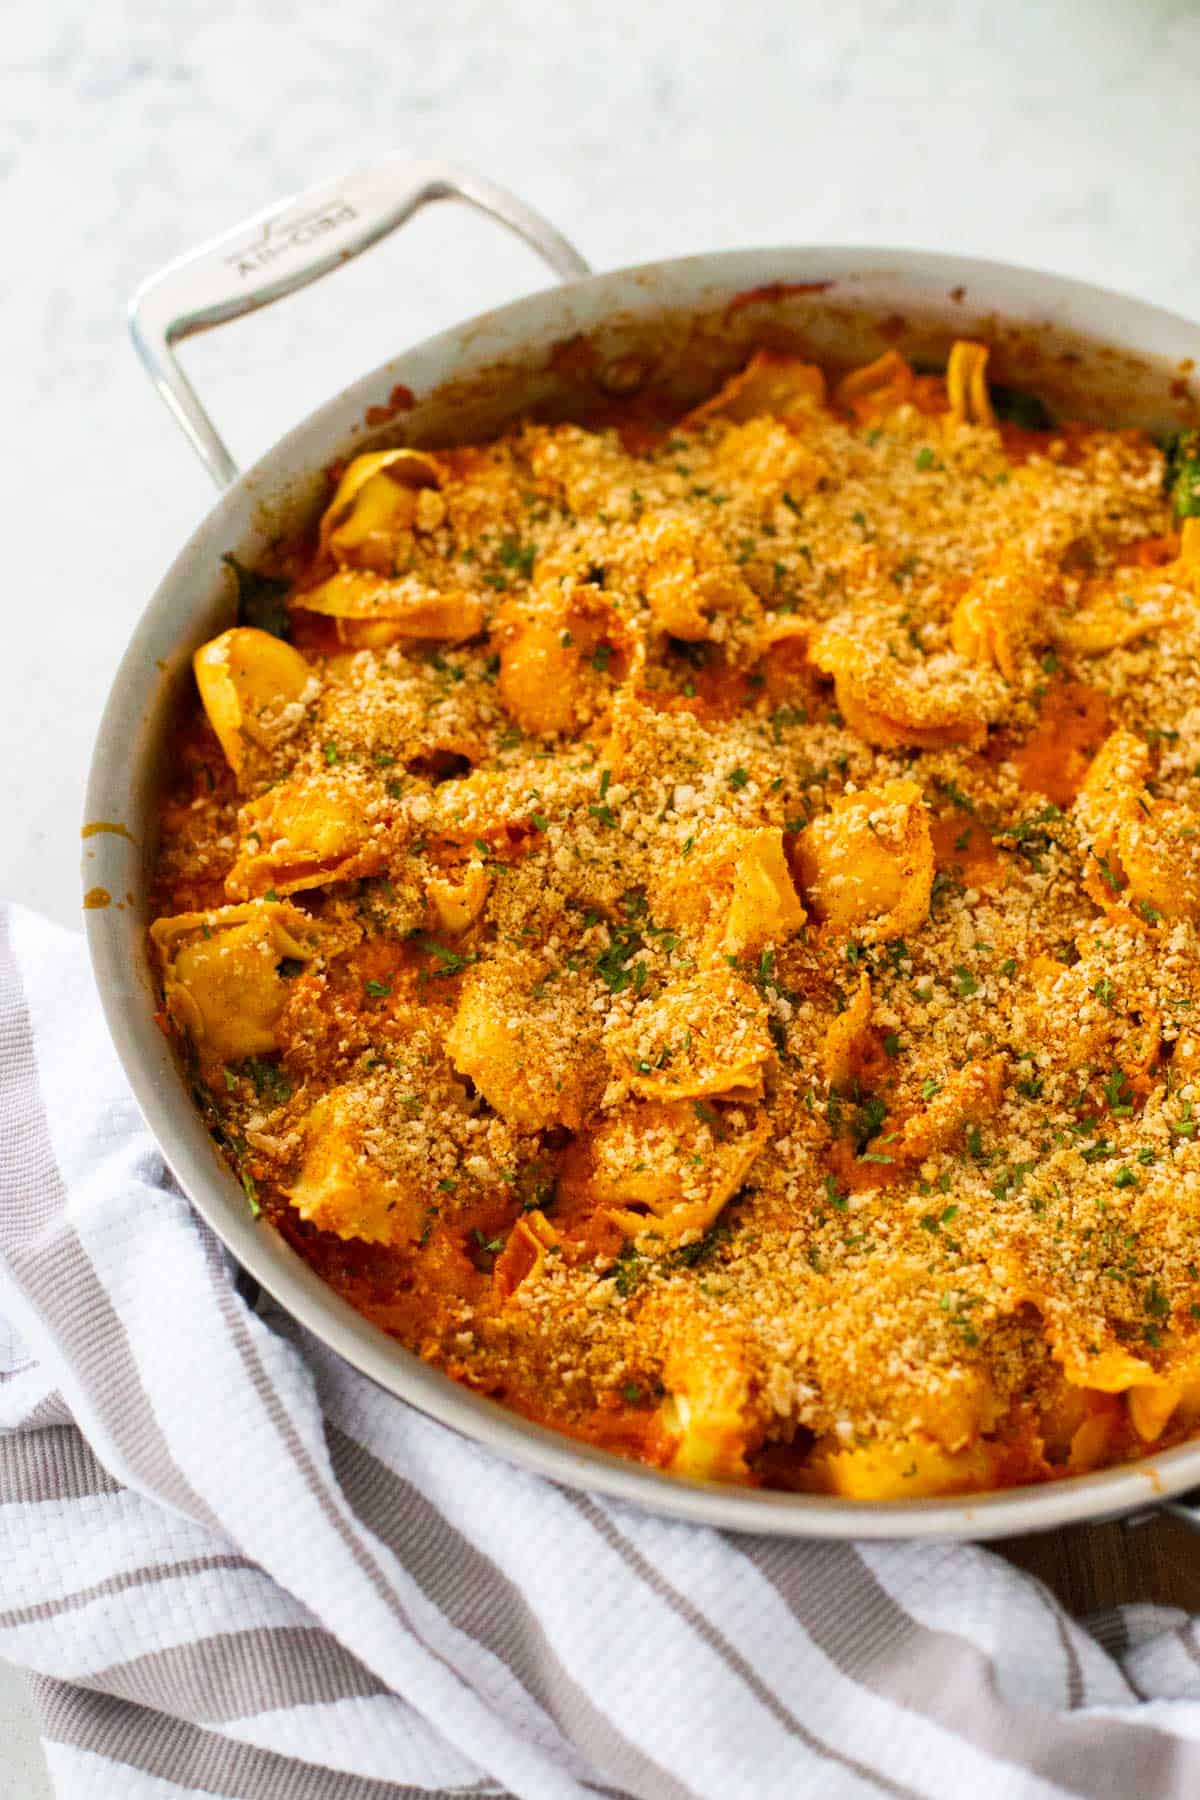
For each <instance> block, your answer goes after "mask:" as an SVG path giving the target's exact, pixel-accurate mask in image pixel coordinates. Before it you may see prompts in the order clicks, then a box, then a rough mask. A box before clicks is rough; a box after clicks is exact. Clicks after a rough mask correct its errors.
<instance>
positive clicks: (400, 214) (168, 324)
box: [129, 155, 591, 488]
mask: <svg viewBox="0 0 1200 1800" xmlns="http://www.w3.org/2000/svg"><path fill="white" fill-rule="evenodd" d="M436 200H460V201H463V202H464V203H465V204H466V205H468V206H473V207H475V208H476V210H477V211H479V212H482V213H486V214H487V215H488V217H489V218H492V219H495V220H496V221H497V222H498V223H499V224H501V225H506V226H507V227H508V229H509V230H510V231H512V232H515V233H516V235H517V236H518V237H520V238H524V240H525V242H526V243H527V244H529V245H530V246H531V247H532V248H533V249H534V250H536V251H537V253H538V255H539V256H540V257H541V258H542V260H543V262H545V263H548V264H549V266H550V268H551V269H552V270H553V271H554V273H555V274H556V275H557V276H558V278H559V280H560V281H573V280H575V279H577V278H578V277H580V276H582V275H588V274H590V273H591V271H590V269H589V267H588V265H587V263H586V262H585V261H584V260H583V258H582V256H580V254H579V252H578V251H577V250H576V249H575V248H574V247H573V246H572V245H571V244H569V243H568V242H567V240H566V238H564V237H563V236H561V234H560V233H559V232H557V231H556V230H555V229H554V227H553V226H552V225H550V224H549V223H548V222H547V221H546V220H545V219H543V218H541V217H540V215H539V214H538V213H535V212H532V211H531V210H530V209H529V207H527V206H524V205H523V204H522V203H521V201H520V200H518V199H517V198H516V196H515V195H513V194H510V193H508V192H507V191H506V190H505V189H504V188H501V187H497V186H496V185H495V183H494V182H491V181H485V180H484V179H483V178H482V176H479V175H473V174H471V173H470V171H469V170H466V169H460V168H458V167H456V166H455V165H454V164H453V163H442V162H426V161H422V160H418V159H417V158H415V157H411V156H404V155H395V156H390V157H387V158H385V159H384V161H382V162H378V163H374V164H372V165H371V166H370V167H368V168H363V169H352V170H351V171H350V173H349V174H347V175H343V176H341V177H339V179H338V180H336V181H329V182H324V183H322V184H320V185H319V186H317V187H312V188H308V189H306V190H305V192H304V193H302V194H295V195H293V196H292V198H291V199H289V200H284V201H282V202H281V203H280V204H279V205H276V206H272V207H268V208H267V210H266V211H265V212H261V213H256V214H255V215H254V217H253V218H250V219H245V220H243V221H242V223H241V224H240V225H235V226H234V227H233V229H232V230H231V231H227V232H225V233H224V234H223V235H222V236H221V237H218V238H213V239H212V241H211V242H210V243H207V244H202V245H201V246H200V248H199V249H198V250H193V251H191V252H189V254H188V255H187V256H182V257H180V258H179V259H178V261H177V262H173V263H169V264H168V265H167V267H166V268H165V269H161V270H160V271H159V273H158V274H157V275H152V276H151V277H150V279H149V281H146V282H143V284H142V286H141V287H140V288H139V289H138V291H137V293H136V294H135V295H134V296H133V299H132V301H131V302H130V305H129V329H130V333H131V334H132V337H133V342H134V346H135V348H136V350H137V353H138V355H139V356H140V357H141V359H142V362H143V364H144V366H145V369H146V372H147V374H148V375H149V377H150V379H151V381H152V382H153V383H154V385H155V387H156V388H157V389H158V392H159V394H160V395H161V396H162V398H163V400H164V401H165V402H166V404H167V406H168V407H169V408H170V410H171V412H172V414H173V415H174V417H175V419H176V420H177V421H178V423H179V425H180V426H181V427H182V429H183V431H184V432H185V434H186V436H187V438H188V441H189V443H190V444H191V445H192V447H193V448H194V449H195V450H196V451H197V452H198V453H199V455H200V458H201V460H202V461H203V463H204V466H205V467H206V468H207V470H208V472H209V474H210V475H211V476H212V478H213V480H214V481H215V482H216V484H217V486H218V487H221V488H226V487H228V486H229V485H230V483H231V482H233V481H236V480H237V475H238V468H237V464H236V463H235V462H234V460H233V458H232V456H230V454H229V451H228V449H227V448H226V446H225V444H224V443H223V442H222V441H221V438H220V435H219V434H218V432H217V429H216V427H215V426H214V425H213V422H212V420H211V419H210V418H209V416H208V414H207V412H206V411H205V410H204V407H203V406H202V405H201V403H200V399H199V397H198V395H197V394H196V391H195V389H194V388H193V387H192V384H191V382H190V381H189V380H188V379H187V376H186V375H185V374H184V373H183V370H182V369H181V368H180V366H179V362H178V359H177V358H176V355H175V348H176V345H178V344H180V343H182V342H183V340H184V338H187V337H191V336H193V334H194V333H196V332H198V331H210V330H211V329H212V328H213V326H215V325H223V324H224V323H225V321H226V320H227V319H237V318H240V317H241V316H242V314H243V313H248V312H255V311H256V310H257V309H258V308H259V307H260V306H269V305H270V304H271V302H272V301H273V300H281V299H283V297H284V295H285V294H291V293H294V292H295V290H296V289H297V288H301V287H306V286H307V285H308V283H309V282H310V281H317V280H319V279H320V277H321V276H322V275H327V274H328V273H329V271H330V270H331V269H336V268H338V267H339V266H340V265H341V264H342V263H344V262H349V260H350V259H351V257H354V256H358V255H360V254H361V252H362V251H364V250H369V249H370V247H371V245H372V244H377V243H378V242H379V240H380V238H384V237H386V236H387V235H388V233H389V232H391V231H395V230H396V228H397V226H399V225H403V224H405V223H406V222H407V221H408V220H409V219H411V218H412V216H413V214H414V213H417V212H419V211H420V210H421V208H422V207H423V206H428V205H430V204H431V203H432V202H434V201H436Z"/></svg>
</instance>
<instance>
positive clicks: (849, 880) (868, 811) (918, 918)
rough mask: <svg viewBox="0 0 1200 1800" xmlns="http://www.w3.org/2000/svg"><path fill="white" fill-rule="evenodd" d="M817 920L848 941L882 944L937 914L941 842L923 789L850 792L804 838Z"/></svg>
mask: <svg viewBox="0 0 1200 1800" xmlns="http://www.w3.org/2000/svg"><path fill="white" fill-rule="evenodd" d="M795 859H796V864H797V866H798V868H799V871H800V878H801V881H802V883H803V886H804V891H805V893H806V894H807V895H808V897H809V899H810V901H811V902H812V905H813V907H814V909H815V911H816V913H817V916H818V917H819V918H821V919H823V920H824V921H825V924H826V926H827V928H828V929H829V930H830V931H833V932H836V933H837V934H838V935H840V936H846V935H849V934H851V933H853V934H856V935H857V936H859V937H862V938H863V939H865V940H866V941H867V942H868V943H881V942H884V941H886V940H887V939H889V938H897V937H903V936H904V934H905V933H906V932H910V931H915V930H916V928H917V927H918V926H919V925H920V924H921V922H922V920H923V919H924V918H925V916H926V914H927V913H928V911H929V895H930V890H931V888H932V885H933V840H932V838H931V836H930V831H929V819H928V814H927V812H926V808H925V804H924V800H923V797H922V794H921V790H920V788H919V787H918V786H917V784H916V782H913V781H889V782H885V783H884V785H883V786H882V787H881V788H863V789H861V790H858V791H855V792H853V793H848V794H843V795H841V796H840V798H838V799H837V800H835V801H834V803H833V805H832V806H831V807H830V809H829V811H828V812H827V813H823V814H822V815H821V816H820V817H819V818H816V819H814V820H813V822H812V824H811V825H810V826H809V827H808V829H807V831H804V832H802V833H801V834H800V837H799V839H798V841H797V846H796V851H795Z"/></svg>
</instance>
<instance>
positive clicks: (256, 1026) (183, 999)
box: [150, 901, 320, 1064]
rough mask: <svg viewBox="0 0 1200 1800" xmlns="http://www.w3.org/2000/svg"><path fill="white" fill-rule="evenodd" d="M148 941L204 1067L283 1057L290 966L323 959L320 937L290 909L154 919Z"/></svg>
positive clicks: (272, 904)
mask: <svg viewBox="0 0 1200 1800" xmlns="http://www.w3.org/2000/svg"><path fill="white" fill-rule="evenodd" d="M150 935H151V937H152V939H153V941H154V945H155V948H156V949H157V951H158V954H159V958H160V961H161V964H162V969H163V991H164V995H165V999H166V1004H167V1010H168V1012H169V1013H170V1015H171V1017H172V1018H173V1019H174V1020H175V1022H176V1023H177V1024H178V1025H179V1026H180V1028H181V1029H182V1030H183V1031H185V1032H186V1033H187V1034H188V1036H189V1038H190V1039H191V1040H192V1042H193V1044H194V1045H195V1047H196V1050H197V1053H198V1054H199V1056H200V1059H201V1061H202V1062H204V1063H207V1064H211V1063H223V1062H240V1061H241V1060H242V1059H243V1058H245V1057H249V1056H265V1055H267V1054H268V1053H269V1052H271V1051H273V1050H275V1049H277V1047H278V1045H277V1027H278V1023H279V1018H280V1015H281V1014H282V1012H283V1009H284V1007H285V1005H286V1004H287V999H288V994H289V991H290V990H289V986H288V978H287V976H286V974H285V973H284V972H283V971H284V966H285V965H286V964H288V963H289V962H290V963H295V964H296V965H301V964H303V963H306V962H309V961H311V959H312V958H313V956H314V955H315V954H316V952H317V946H318V943H319V935H320V934H319V931H318V928H317V927H316V926H315V925H314V923H313V921H312V920H311V919H310V918H309V917H308V916H307V915H306V914H305V913H302V912H301V911H300V910H299V908H298V907H295V906H290V905H288V904H287V903H286V902H284V901H263V902H260V903H258V904H257V905H250V906H221V907H216V908H214V909H213V910H211V911H209V912H196V913H179V914H176V915H175V916H174V917H173V918H164V919H156V920H155V922H154V924H153V925H152V926H151V928H150Z"/></svg>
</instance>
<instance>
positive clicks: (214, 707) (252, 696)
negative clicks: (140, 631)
mask: <svg viewBox="0 0 1200 1800" xmlns="http://www.w3.org/2000/svg"><path fill="white" fill-rule="evenodd" d="M192 664H193V668H194V670H195V675H196V686H197V687H198V688H199V690H200V699H201V701H202V702H203V705H204V710H205V712H206V713H207V715H208V722H209V724H210V725H211V726H212V728H213V730H214V731H215V732H216V734H217V738H218V740H219V742H220V745H221V748H222V750H223V751H224V752H225V760H226V761H227V762H228V764H229V766H230V768H231V769H232V770H233V772H234V774H235V775H237V776H239V777H240V776H241V775H242V773H243V771H244V769H245V766H246V758H247V754H248V752H249V751H251V750H252V749H254V748H258V749H260V750H270V749H274V748H276V747H277V746H278V745H280V744H282V743H284V742H285V741H286V740H287V738H289V737H291V736H293V735H294V734H295V732H296V731H297V730H298V729H299V727H300V725H301V724H302V722H303V720H304V716H305V709H306V707H307V706H308V705H309V703H310V702H311V701H312V700H314V699H315V698H316V695H317V694H318V692H319V691H320V685H321V684H320V682H319V681H318V679H317V675H316V672H315V670H314V669H313V668H312V667H311V666H310V665H309V663H308V662H306V660H305V659H304V657H303V656H301V654H300V652H299V651H298V650H295V649H293V648H292V646H291V644H287V643H285V642H284V641H283V639H282V638H277V637H272V635H271V634H270V632H266V631H258V630H255V629H254V628H253V627H252V626H235V627H234V628H233V629H232V630H230V631H223V632H222V633H221V635H220V637H216V638H213V639H212V640H211V641H210V642H209V643H207V644H203V645H202V646H201V647H200V649H199V650H197V652H196V654H195V656H194V657H193V659H192Z"/></svg>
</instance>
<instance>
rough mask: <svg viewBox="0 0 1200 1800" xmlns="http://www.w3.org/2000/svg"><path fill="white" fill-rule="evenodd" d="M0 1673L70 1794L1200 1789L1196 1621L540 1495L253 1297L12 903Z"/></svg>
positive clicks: (5, 1055)
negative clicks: (1087, 1621)
mask: <svg viewBox="0 0 1200 1800" xmlns="http://www.w3.org/2000/svg"><path fill="white" fill-rule="evenodd" d="M1101 1639H1103V1645H1104V1646H1106V1647H1102V1641H1101ZM0 1656H3V1657H6V1658H8V1659H9V1660H10V1661H12V1662H15V1663H19V1664H21V1665H23V1666H24V1667H25V1668H26V1669H27V1670H28V1671H29V1673H30V1679H31V1683H32V1688H33V1694H34V1698H35V1700H36V1704H37V1708H38V1712H39V1715H40V1719H41V1728H42V1733H43V1737H44V1740H45V1746H46V1754H47V1757H48V1759H49V1763H50V1768H51V1771H52V1776H53V1780H54V1782H55V1784H56V1787H57V1791H58V1793H59V1794H60V1795H62V1796H64V1800H66V1797H69V1800H91V1797H92V1796H97V1797H99V1796H103V1797H104V1800H112V1797H113V1796H119V1797H120V1800H152V1797H153V1800H162V1797H163V1796H172V1795H181V1796H183V1795H199V1794H205V1795H209V1794H215V1795H228V1796H233V1797H235V1800H394V1797H396V1796H399V1795H458V1794H499V1795H520V1796H523V1797H524V1796H528V1797H529V1800H566V1797H567V1796H572V1797H581V1796H584V1795H595V1794H606V1795H637V1796H646V1797H650V1800H684V1797H685V1796H689V1795H698V1796H706V1797H711V1800H740V1797H743V1796H744V1797H745V1800H774V1797H775V1796H785V1795H786V1796H788V1797H789V1800H791V1797H792V1796H796V1795H833V1796H842V1795H846V1796H858V1795H863V1796H865V1795H876V1794H890V1795H921V1796H926V1795H928V1796H935V1795H936V1796H945V1797H946V1800H964V1796H966V1797H968V1800H989V1797H991V1796H1001V1795H1003V1796H1013V1795H1017V1796H1025V1795H1029V1796H1051V1795H1067V1794H1074V1795H1113V1796H1117V1795H1119V1796H1122V1797H1123V1800H1124V1797H1129V1800H1134V1797H1136V1800H1141V1797H1143V1796H1155V1797H1156V1800H1157V1797H1159V1796H1167V1795H1179V1796H1183V1795H1190V1796H1194V1795H1195V1794H1197V1793H1200V1631H1198V1629H1197V1621H1195V1620H1191V1619H1188V1618H1186V1617H1185V1616H1184V1615H1182V1614H1180V1613H1173V1612H1169V1611H1167V1610H1165V1609H1161V1608H1151V1607H1138V1608H1127V1609H1125V1610H1124V1611H1123V1612H1122V1613H1121V1614H1120V1615H1109V1616H1108V1617H1107V1618H1106V1619H1105V1620H1104V1621H1103V1631H1102V1632H1098V1631H1093V1632H1089V1631H1087V1630H1085V1629H1084V1628H1083V1627H1081V1626H1080V1625H1078V1624H1076V1623H1074V1622H1073V1621H1072V1620H1071V1619H1070V1618H1068V1617H1067V1616H1066V1615H1065V1614H1064V1613H1063V1612H1062V1611H1061V1610H1060V1609H1059V1608H1058V1607H1057V1606H1056V1604H1055V1603H1054V1601H1053V1600H1052V1599H1051V1598H1050V1597H1049V1596H1048V1595H1047V1594H1046V1592H1045V1591H1044V1590H1043V1589H1042V1588H1041V1587H1039V1586H1038V1584H1037V1583H1035V1582H1034V1581H1032V1580H1030V1579H1029V1578H1027V1577H1025V1576H1023V1575H1020V1574H1018V1573H1016V1572H1014V1571H1013V1570H1012V1569H1011V1568H1009V1567H1008V1566H1007V1565H1006V1564H1005V1563H1003V1562H1002V1561H1000V1559H999V1558H997V1557H995V1556H993V1555H991V1554H990V1553H988V1552H987V1551H984V1550H979V1549H975V1548H971V1547H969V1546H962V1545H912V1546H906V1545H902V1544H871V1545H852V1544H821V1543H788V1542H784V1541H780V1540H771V1539H766V1538H763V1539H756V1538H751V1537H733V1536H722V1535H721V1534H720V1533H718V1532H714V1531H708V1530H702V1529H699V1528H697V1527H695V1526H689V1525H684V1524H679V1523H674V1522H672V1521H669V1520H664V1519H658V1518H653V1517H651V1516H649V1515H647V1514H644V1513H641V1512H639V1511H637V1510H635V1509H633V1508H631V1507H628V1506H622V1505H617V1504H614V1503H610V1502H608V1501H604V1500H599V1499H596V1498H589V1497H587V1496H585V1495H580V1494H574V1493H569V1492H567V1491H565V1490H564V1489H561V1488H558V1487H555V1486H553V1485H551V1484H549V1483H547V1482H545V1481H542V1480H539V1479H537V1478H535V1477H533V1476H531V1475H528V1474H525V1473H523V1472H522V1471H521V1470H519V1469H516V1468H512V1467H510V1466H509V1465H508V1464H507V1463H505V1462H503V1461H500V1460H499V1459H498V1458H496V1457H494V1456H492V1455H490V1454H488V1453H487V1452H485V1451H484V1450H482V1449H479V1448H477V1447H476V1446H475V1445H473V1444H471V1443H467V1442H465V1441H464V1440H463V1439H461V1438H459V1437H457V1436H456V1435H455V1434H453V1433H452V1432H450V1431H447V1430H445V1429H444V1428H443V1427H441V1426H439V1425H436V1424H433V1423H431V1422H430V1421H429V1420H428V1419H425V1418H422V1417H421V1416H419V1415H418V1414H417V1413H415V1412H412V1411H410V1410H409V1409H408V1408H407V1407H405V1406H403V1405H402V1404H400V1403H399V1402H398V1401H396V1400H395V1399H393V1398H391V1397H390V1396H388V1395H387V1394H384V1393H382V1392H381V1391H380V1390H378V1389H377V1388H375V1387H373V1386H372V1385H371V1384H370V1383H369V1382H367V1381H366V1380H365V1379H363V1378H362V1377H360V1376H359V1375H357V1374H355V1373H354V1371H353V1370H351V1369H349V1368H348V1367H346V1366H345V1365H344V1364H342V1363H341V1362H340V1361H339V1360H338V1359H337V1358H336V1357H334V1356H332V1355H330V1354H329V1353H328V1352H326V1351H325V1350H324V1349H322V1347H321V1346H320V1345H319V1344H317V1343H316V1342H314V1341H313V1340H312V1339H311V1338H309V1337H307V1336H306V1335H305V1334H304V1333H303V1332H301V1331H299V1330H297V1329H296V1328H295V1327H294V1326H292V1325H290V1324H289V1323H288V1321H287V1320H286V1319H284V1318H283V1317H280V1316H278V1315H277V1314H275V1313H273V1312H270V1311H269V1310H268V1311H267V1312H266V1313H265V1314H262V1313H259V1314H256V1313H255V1312H252V1311H251V1310H250V1309H249V1308H248V1307H247V1306H246V1305H245V1304H244V1302H243V1301H242V1299H241V1298H240V1296H239V1294H238V1292H237V1291H236V1289H235V1286H234V1282H233V1271H232V1269H231V1267H230V1263H229V1260H228V1258H227V1257H226V1256H225V1254H224V1252H223V1251H222V1250H221V1248H220V1246H219V1245H218V1244H217V1243H216V1242H215V1241H214V1239H213V1237H212V1236H211V1234H210V1233H209V1232H208V1231H207V1230H206V1228H205V1227H204V1226H203V1225H202V1224H201V1223H200V1222H199V1220H198V1219H197V1218H196V1217H195V1216H194V1214H193V1213H192V1211H191V1208H190V1207H189V1205H188V1203H187V1201H186V1200H185V1199H184V1198H183V1197H182V1195H181V1194H180V1193H179V1191H178V1190H177V1189H176V1188H175V1186H174V1185H173V1184H172V1182H171V1179H170V1177H169V1176H168V1174H167V1172H166V1170H165V1169H164V1167H163V1163H162V1159H161V1157H160V1155H159V1153H158V1151H157V1149H156V1148H155V1146H154V1144H153V1142H152V1141H151V1139H150V1138H149V1137H148V1135H147V1133H146V1131H145V1128H144V1127H143V1125H142V1124H141V1122H140V1120H139V1118H138V1116H137V1113H136V1112H135V1110H134V1107H133V1103H132V1101H131V1099H130V1098H129V1095H128V1093H127V1091H126V1089H125V1087H124V1084H123V1081H122V1078H121V1074H120V1071H119V1069H118V1067H117V1064H116V1061H115V1059H114V1057H113V1054H112V1051H111V1050H110V1048H109V1044H108V1041H107V1037H106V1035H105V1030H104V1026H103V1024H102V1022H101V1018H100V1013H99V1009H98V1007H97V1004H96V1000H95V997H94V994H93V992H92V988H91V983H90V976H89V974H88V971H87V966H86V959H85V955H84V950H83V946H82V943H81V941H80V940H79V939H78V938H76V937H74V936H72V935H70V934H68V933H66V932H63V931H61V930H59V929H57V928H56V927H53V926H50V925H48V924H46V923H45V922H44V921H42V920H40V919H38V918H36V917H34V916H33V915H32V914H29V913H26V912H22V911H20V910H18V909H15V908H14V909H10V910H9V911H7V912H6V913H0ZM3 1756H4V1751H3V1746H2V1745H0V1764H2V1760H3Z"/></svg>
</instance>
